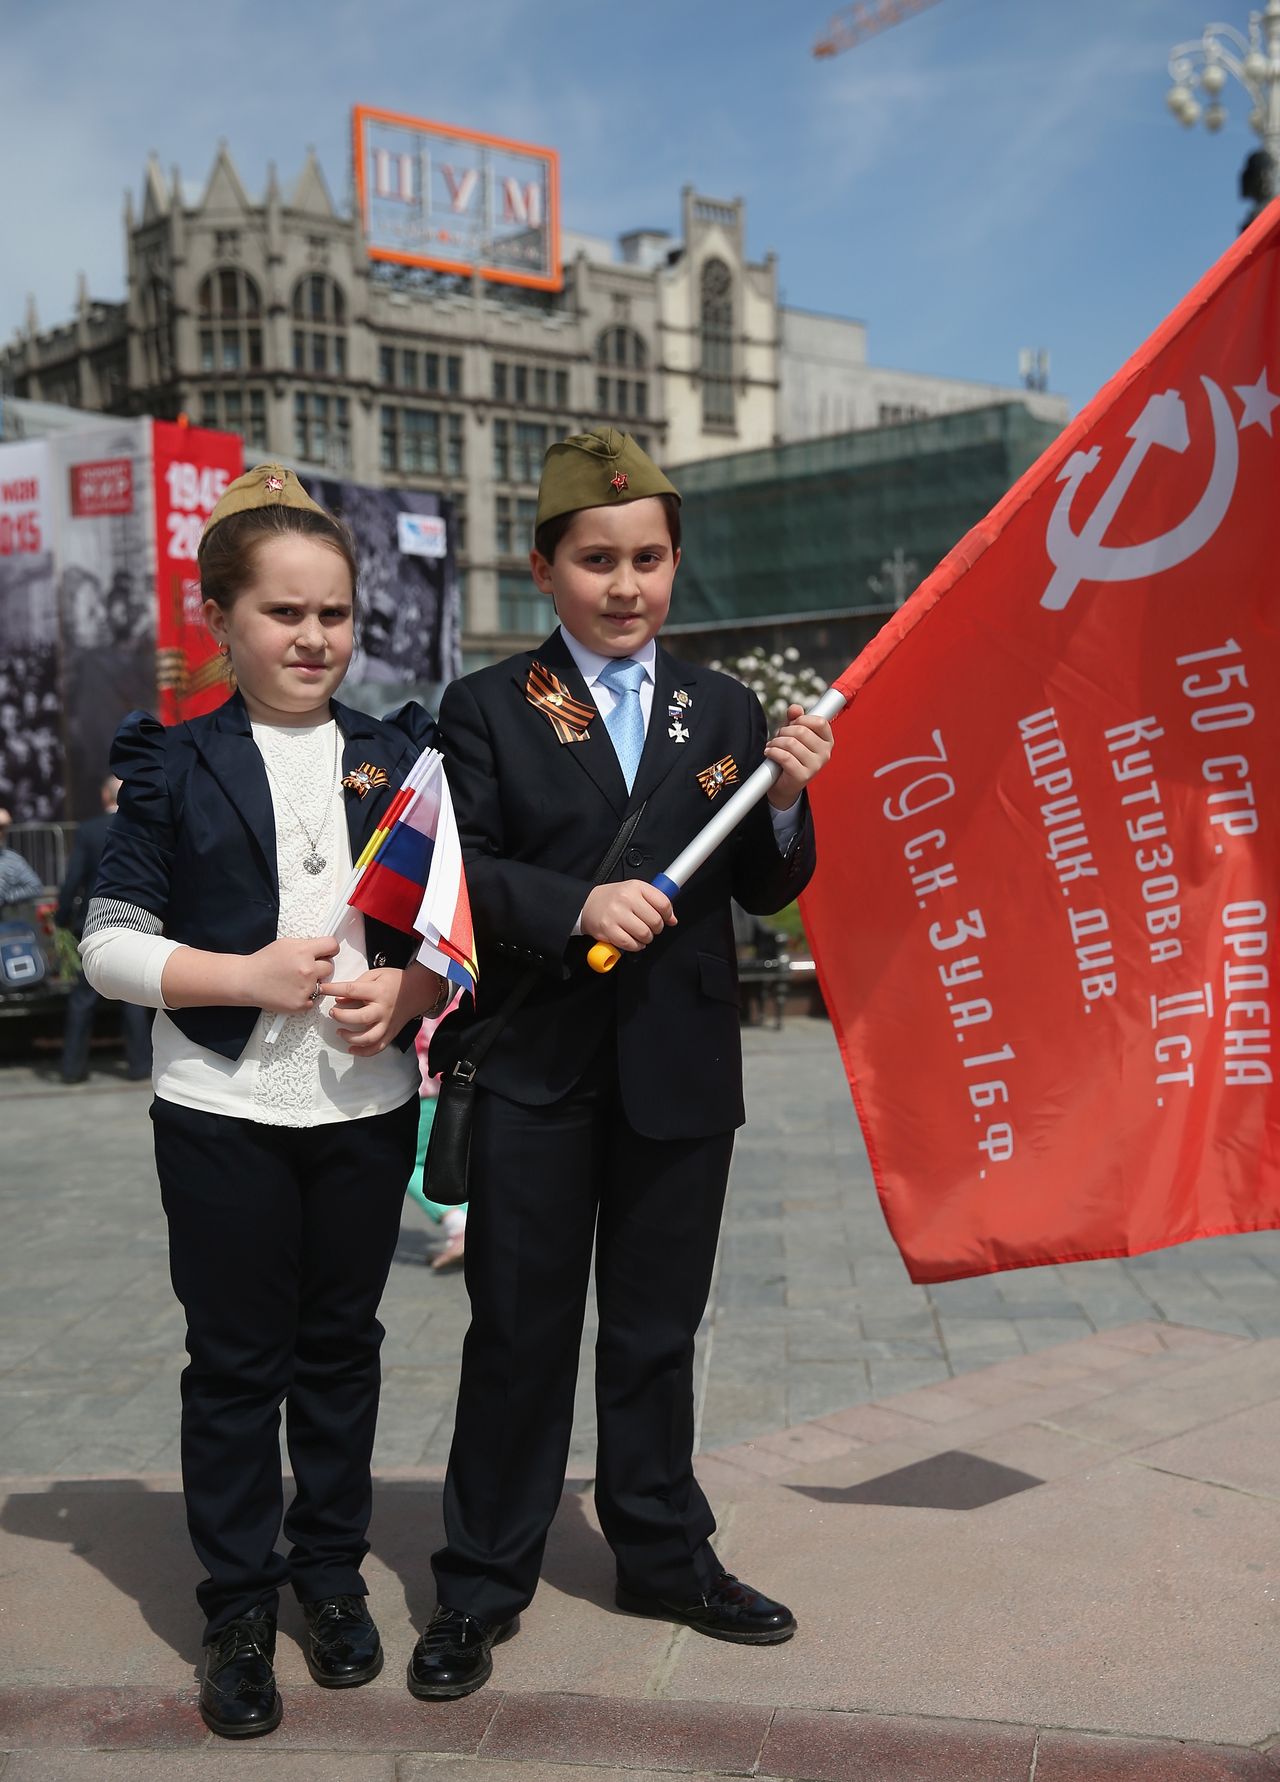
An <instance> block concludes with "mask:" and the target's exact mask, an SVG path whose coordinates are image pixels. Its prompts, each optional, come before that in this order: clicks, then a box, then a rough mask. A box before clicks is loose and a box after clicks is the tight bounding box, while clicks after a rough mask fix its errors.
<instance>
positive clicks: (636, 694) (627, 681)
mask: <svg viewBox="0 0 1280 1782" xmlns="http://www.w3.org/2000/svg"><path fill="white" fill-rule="evenodd" d="M644 674H645V671H644V668H643V666H642V665H641V664H640V663H639V662H633V661H632V659H631V657H630V656H618V657H616V658H615V659H614V660H613V661H612V662H611V663H610V664H609V666H608V667H607V668H605V669H602V670H601V672H600V673H599V674H598V675H597V676H596V679H597V680H598V681H599V682H600V684H601V686H604V687H608V689H609V691H610V692H611V693H612V694H613V695H614V696H615V698H614V707H613V710H612V711H611V712H610V713H609V715H608V717H607V718H606V719H605V721H604V724H605V729H606V730H607V731H608V732H609V739H610V741H611V742H612V743H613V747H614V752H615V754H616V755H617V757H618V766H619V767H620V768H621V769H622V777H623V779H624V780H625V781H626V782H627V791H628V792H630V790H631V788H632V787H633V786H634V785H635V783H636V769H637V767H639V765H640V756H641V754H642V752H643V750H644V713H643V711H641V709H640V688H641V685H642V684H643V682H644Z"/></svg>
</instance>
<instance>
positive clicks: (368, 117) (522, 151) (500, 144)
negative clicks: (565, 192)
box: [351, 105, 564, 291]
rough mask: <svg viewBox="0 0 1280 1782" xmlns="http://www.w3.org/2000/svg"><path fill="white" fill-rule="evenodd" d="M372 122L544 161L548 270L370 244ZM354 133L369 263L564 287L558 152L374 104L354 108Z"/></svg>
mask: <svg viewBox="0 0 1280 1782" xmlns="http://www.w3.org/2000/svg"><path fill="white" fill-rule="evenodd" d="M371 123H377V124H389V125H391V126H393V127H394V128H398V129H402V130H413V131H415V132H417V133H418V134H420V135H429V136H437V137H440V138H442V139H444V140H446V141H449V142H464V143H471V144H474V145H476V146H477V147H480V148H489V149H495V150H498V151H500V152H502V153H506V154H514V155H524V156H527V157H528V158H529V159H530V160H534V161H539V162H541V163H543V164H544V165H545V167H546V194H547V218H546V224H545V228H546V231H547V247H548V252H547V261H548V268H549V269H548V271H547V272H546V273H529V272H518V271H515V270H513V269H511V268H510V267H505V266H490V265H487V264H484V263H479V264H477V263H476V262H474V261H471V260H456V259H449V258H448V257H446V256H445V255H436V254H413V253H404V252H402V251H400V250H398V249H395V248H388V247H382V246H379V245H378V244H376V243H373V242H370V241H369V240H368V235H369V180H368V173H369V169H368V159H367V148H368V140H367V126H368V125H369V124H371ZM351 130H352V162H353V166H354V170H355V191H356V203H357V205H358V206H359V212H360V224H361V228H362V229H363V230H364V233H365V237H366V249H365V251H366V252H367V254H368V256H369V258H370V259H371V260H382V261H387V262H389V263H391V264H393V265H397V266H425V267H430V268H432V269H433V270H434V271H436V272H453V273H458V274H461V275H462V276H464V277H466V276H468V275H470V274H471V273H475V272H478V273H479V274H480V276H481V278H483V279H487V280H488V281H489V282H490V283H491V284H503V285H520V286H523V287H524V288H525V289H526V290H533V291H559V290H562V289H563V288H564V265H563V261H562V260H561V257H560V156H559V154H558V153H557V151H556V150H555V149H552V148H546V147H543V146H541V145H540V144H537V143H529V142H518V141H516V140H515V138H513V137H509V136H493V135H489V134H487V133H485V132H483V131H479V130H464V129H462V128H460V127H459V126H458V125H454V124H441V123H437V122H435V121H433V120H431V119H429V118H415V117H410V116H408V115H407V114H406V113H403V112H398V111H383V110H380V109H379V108H378V107H376V106H372V105H355V106H353V107H352V108H351Z"/></svg>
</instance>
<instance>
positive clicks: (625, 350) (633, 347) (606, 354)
mask: <svg viewBox="0 0 1280 1782" xmlns="http://www.w3.org/2000/svg"><path fill="white" fill-rule="evenodd" d="M596 364H597V365H621V366H623V367H624V368H625V369H626V370H628V371H645V370H647V368H648V364H649V349H648V347H647V346H646V345H645V344H644V339H643V337H642V336H641V335H639V334H637V333H636V331H635V329H634V328H606V329H605V331H604V333H603V334H601V335H600V336H599V337H598V338H597V340H596Z"/></svg>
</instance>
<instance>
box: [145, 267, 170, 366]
mask: <svg viewBox="0 0 1280 1782" xmlns="http://www.w3.org/2000/svg"><path fill="white" fill-rule="evenodd" d="M142 356H143V362H144V364H145V365H146V368H147V382H148V383H149V384H167V383H169V382H170V381H171V380H172V378H173V370H174V366H173V292H172V291H171V290H170V289H169V286H168V285H167V284H166V283H165V281H164V280H163V279H162V278H152V279H148V281H147V283H146V284H145V285H144V286H143V289H142Z"/></svg>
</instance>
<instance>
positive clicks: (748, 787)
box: [587, 687, 848, 972]
mask: <svg viewBox="0 0 1280 1782" xmlns="http://www.w3.org/2000/svg"><path fill="white" fill-rule="evenodd" d="M847 704H848V699H847V697H846V695H845V694H843V693H841V692H840V691H839V690H838V689H837V688H835V687H829V688H828V689H827V691H826V692H825V693H824V694H823V695H822V698H821V699H820V700H819V701H818V703H817V704H816V705H815V706H814V707H813V708H812V710H811V711H810V713H809V716H810V717H811V718H834V717H836V716H837V715H838V714H839V713H840V712H842V711H843V710H844V708H845V706H846V705H847ZM781 773H782V768H781V766H780V764H779V763H778V762H776V761H762V762H761V763H760V766H759V767H757V768H756V770H755V772H754V773H753V774H752V775H751V776H750V778H749V779H747V780H746V781H744V783H743V784H742V785H741V786H739V787H738V790H737V791H736V792H735V793H734V795H733V797H732V798H731V799H730V800H729V802H728V803H727V804H726V805H723V806H722V807H721V809H720V810H718V811H717V812H716V814H715V816H714V817H712V819H711V821H710V822H709V823H705V824H704V825H703V827H702V828H701V829H700V830H699V831H698V833H697V835H695V836H694V838H693V840H692V841H691V842H690V843H689V845H688V847H687V848H685V849H684V850H683V851H682V852H681V853H679V854H677V855H676V857H675V859H674V860H673V861H672V862H671V864H670V866H669V867H668V868H667V870H666V871H665V872H660V873H659V874H658V876H657V878H656V879H651V880H650V881H649V882H650V884H651V885H653V887H654V888H655V890H658V891H661V892H663V893H664V894H665V895H666V896H667V897H670V898H671V899H672V900H674V899H675V898H676V897H677V896H678V895H679V893H680V892H681V891H682V890H683V889H684V887H685V885H687V884H688V882H689V880H690V879H691V878H692V877H693V875H694V873H695V872H697V870H698V868H699V867H700V866H702V865H703V864H704V863H705V862H706V861H707V860H709V859H710V858H711V856H712V855H713V854H714V853H715V851H716V849H717V848H718V847H719V846H720V843H721V842H722V841H723V840H724V839H725V837H726V836H727V835H730V834H731V833H732V832H733V831H734V830H735V829H736V828H737V827H738V824H739V823H741V821H742V819H743V818H744V817H745V816H746V814H747V812H748V811H749V810H750V809H751V808H752V806H753V805H757V804H759V802H760V800H761V799H762V798H763V797H765V795H766V794H767V793H768V790H769V788H770V786H772V785H773V784H774V782H775V781H776V780H777V779H778V777H779V775H780V774H781ZM621 957H622V955H621V953H620V952H619V951H618V949H617V947H611V946H610V945H609V943H608V942H607V941H597V942H596V944H595V946H594V947H592V948H591V951H590V952H589V953H588V954H587V964H588V965H589V966H590V967H591V969H592V971H599V972H605V971H612V970H613V968H614V966H615V965H616V964H617V963H618V961H619V959H620V958H621Z"/></svg>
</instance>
